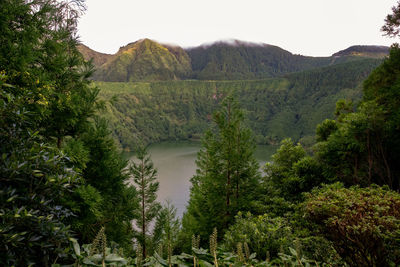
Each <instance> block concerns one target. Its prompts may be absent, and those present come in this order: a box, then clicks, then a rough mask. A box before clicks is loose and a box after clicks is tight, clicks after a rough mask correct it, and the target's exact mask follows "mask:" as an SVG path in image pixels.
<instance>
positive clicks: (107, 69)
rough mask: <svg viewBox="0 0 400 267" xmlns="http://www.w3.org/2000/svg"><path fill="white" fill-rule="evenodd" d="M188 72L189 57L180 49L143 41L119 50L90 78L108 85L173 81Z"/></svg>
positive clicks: (189, 70) (147, 40) (189, 68)
mask: <svg viewBox="0 0 400 267" xmlns="http://www.w3.org/2000/svg"><path fill="white" fill-rule="evenodd" d="M190 72H191V65H190V58H189V56H188V55H187V53H186V52H185V51H184V50H183V49H182V48H180V47H177V46H169V45H162V44H159V43H157V42H154V41H152V40H149V39H143V40H139V41H137V42H134V43H130V44H128V45H126V46H124V47H121V48H120V49H119V51H118V52H117V53H116V54H115V55H113V56H112V57H110V58H109V59H108V60H107V61H106V62H105V63H104V64H103V65H101V66H100V67H99V68H98V70H97V71H96V72H95V74H94V77H93V78H94V79H95V80H102V81H111V82H112V81H114V82H129V81H147V80H151V81H157V80H176V79H181V78H184V77H187V75H188V74H189V73H190Z"/></svg>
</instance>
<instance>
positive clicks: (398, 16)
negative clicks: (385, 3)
mask: <svg viewBox="0 0 400 267" xmlns="http://www.w3.org/2000/svg"><path fill="white" fill-rule="evenodd" d="M392 12H393V13H392V14H389V15H387V16H386V19H385V25H383V26H382V28H381V30H382V31H383V32H384V33H385V35H387V36H390V37H397V36H399V33H400V29H399V26H400V2H397V6H394V7H392Z"/></svg>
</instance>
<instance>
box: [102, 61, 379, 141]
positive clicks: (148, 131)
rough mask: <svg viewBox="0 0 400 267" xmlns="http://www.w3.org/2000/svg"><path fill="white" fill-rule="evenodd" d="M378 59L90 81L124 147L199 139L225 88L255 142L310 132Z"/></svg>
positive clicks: (356, 94) (356, 91) (352, 93)
mask: <svg viewBox="0 0 400 267" xmlns="http://www.w3.org/2000/svg"><path fill="white" fill-rule="evenodd" d="M380 62H381V60H378V59H363V60H358V61H351V62H347V63H343V64H337V65H333V66H328V67H324V68H319V69H315V70H309V71H305V72H300V73H294V74H288V75H286V76H284V77H282V78H271V79H264V80H242V81H189V80H186V81H162V82H135V83H132V82H131V83H115V82H96V84H97V86H98V87H99V88H100V89H101V91H100V97H101V98H102V99H104V100H113V101H111V102H108V104H107V112H105V114H104V116H105V117H106V118H107V119H108V120H109V122H110V124H111V129H113V134H114V136H115V137H116V138H117V139H118V140H119V141H120V144H121V145H122V147H124V148H132V146H133V145H134V144H136V143H137V142H139V141H140V140H143V141H144V142H146V143H147V142H158V141H162V140H185V139H199V137H200V136H201V134H202V133H203V131H204V130H205V129H206V128H207V127H208V123H209V121H210V118H211V114H212V113H213V111H214V110H215V107H216V106H217V104H218V103H219V102H220V101H221V99H222V98H223V97H224V96H225V95H227V94H228V93H233V94H235V95H237V96H238V99H239V100H240V102H241V105H242V107H243V108H244V109H245V110H246V111H247V113H248V114H247V117H248V122H247V123H248V125H249V126H250V127H251V128H252V130H253V131H254V132H255V135H256V139H257V142H258V143H277V142H278V141H279V140H281V139H282V138H284V137H292V138H294V139H296V140H299V139H302V138H303V139H309V138H311V137H312V136H313V135H314V131H315V126H316V125H317V124H318V123H320V122H321V121H323V120H324V119H326V118H329V117H332V113H333V111H334V108H335V103H336V101H337V100H339V99H343V98H346V99H353V100H355V101H357V100H359V99H360V98H361V89H360V86H361V84H362V81H363V80H364V79H365V78H366V77H367V76H368V74H369V73H370V72H371V71H372V69H374V68H375V67H376V66H377V65H378V64H379V63H380Z"/></svg>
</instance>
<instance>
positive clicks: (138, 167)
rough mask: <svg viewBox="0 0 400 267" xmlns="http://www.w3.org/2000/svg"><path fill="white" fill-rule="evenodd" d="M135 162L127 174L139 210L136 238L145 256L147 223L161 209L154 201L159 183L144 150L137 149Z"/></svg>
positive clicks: (152, 165) (155, 171)
mask: <svg viewBox="0 0 400 267" xmlns="http://www.w3.org/2000/svg"><path fill="white" fill-rule="evenodd" d="M137 159H138V161H137V162H132V164H131V166H130V167H129V173H130V174H131V175H132V181H133V184H134V185H135V187H136V190H137V192H138V200H139V209H138V210H137V219H136V220H135V221H136V226H137V227H138V228H139V229H140V231H139V234H138V236H137V239H138V241H139V242H140V243H141V245H142V253H143V257H144V258H145V257H146V255H147V236H146V235H147V233H148V232H149V223H150V222H151V221H152V220H153V219H154V218H155V217H156V216H157V213H158V211H159V210H160V208H161V205H160V203H158V202H157V201H156V198H157V191H158V187H159V183H158V182H157V170H156V169H155V168H154V164H153V162H152V161H151V159H150V156H149V155H148V152H147V150H146V149H145V148H140V149H138V152H137Z"/></svg>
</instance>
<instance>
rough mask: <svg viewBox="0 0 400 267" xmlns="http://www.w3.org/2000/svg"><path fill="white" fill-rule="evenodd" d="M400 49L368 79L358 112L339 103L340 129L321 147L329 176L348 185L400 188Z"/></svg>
mask: <svg viewBox="0 0 400 267" xmlns="http://www.w3.org/2000/svg"><path fill="white" fill-rule="evenodd" d="M399 51H400V49H399V48H398V47H397V46H396V45H395V46H393V47H392V49H391V50H390V56H389V57H388V58H387V59H385V61H384V62H383V64H382V65H381V66H379V67H378V68H377V69H376V70H374V71H373V72H372V74H371V75H370V76H369V77H368V79H367V80H366V81H365V83H364V97H363V101H362V103H361V104H360V105H359V107H358V109H357V111H356V112H352V108H349V106H348V105H347V104H345V103H344V102H340V103H339V104H338V107H339V109H340V110H342V111H341V112H339V113H338V114H339V116H338V119H337V122H336V128H337V129H336V130H333V131H330V135H329V136H328V137H327V136H325V138H324V139H321V140H320V142H319V143H318V145H317V147H316V151H317V155H318V161H320V162H321V163H322V164H323V167H324V169H325V172H326V173H327V175H328V176H330V177H337V178H338V179H339V180H340V181H342V182H344V183H345V184H346V185H354V184H361V185H364V186H367V185H370V184H372V183H376V184H380V185H385V184H386V185H389V187H390V188H392V189H395V190H397V189H398V188H399V184H400V182H399V181H400V180H399V179H398V178H397V177H399V174H400V169H399V161H398V159H399V157H398V155H399V154H400V136H399V122H400V105H399V101H398V99H399V95H398V94H399V90H398V89H399V84H400V83H399V75H398V73H399V65H398V63H399V62H398V61H399V59H400V52H399ZM343 110H344V111H345V112H343ZM321 127H324V126H321Z"/></svg>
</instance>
